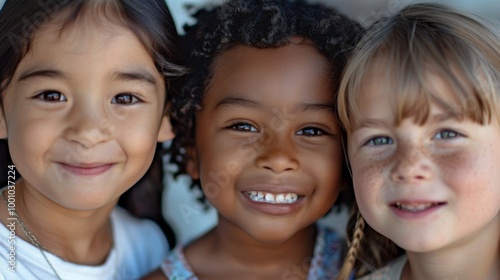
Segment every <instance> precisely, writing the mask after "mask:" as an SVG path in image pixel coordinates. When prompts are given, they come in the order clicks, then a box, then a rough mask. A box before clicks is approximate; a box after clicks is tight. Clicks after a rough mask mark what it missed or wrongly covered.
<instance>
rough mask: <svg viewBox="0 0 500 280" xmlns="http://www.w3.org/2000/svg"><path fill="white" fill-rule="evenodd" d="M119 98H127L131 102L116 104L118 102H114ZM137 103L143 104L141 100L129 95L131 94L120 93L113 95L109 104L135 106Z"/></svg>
mask: <svg viewBox="0 0 500 280" xmlns="http://www.w3.org/2000/svg"><path fill="white" fill-rule="evenodd" d="M120 97H129V98H130V100H131V102H130V103H118V102H116V100H117V98H120ZM139 102H143V100H142V99H140V98H138V97H137V96H135V95H133V94H131V93H120V94H117V95H115V96H114V97H113V99H111V103H113V104H122V105H132V104H136V103H139Z"/></svg>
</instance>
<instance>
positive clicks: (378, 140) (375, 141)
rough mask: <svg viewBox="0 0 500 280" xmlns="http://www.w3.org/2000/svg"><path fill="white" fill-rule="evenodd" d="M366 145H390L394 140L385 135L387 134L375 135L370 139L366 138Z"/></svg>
mask: <svg viewBox="0 0 500 280" xmlns="http://www.w3.org/2000/svg"><path fill="white" fill-rule="evenodd" d="M366 144H367V145H370V146H382V145H391V144H394V141H393V140H392V138H390V137H387V136H377V137H373V138H372V139H370V140H368V142H366Z"/></svg>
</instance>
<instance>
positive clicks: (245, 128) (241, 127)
mask: <svg viewBox="0 0 500 280" xmlns="http://www.w3.org/2000/svg"><path fill="white" fill-rule="evenodd" d="M226 128H227V129H232V130H236V131H241V132H259V130H258V129H257V128H256V127H255V126H253V125H251V124H249V123H247V122H243V121H237V122H234V123H232V124H230V125H229V126H227V127H226ZM311 130H314V131H313V133H307V132H306V131H311ZM297 135H303V136H306V137H315V136H325V135H329V133H327V132H326V131H325V130H323V129H321V128H319V127H315V126H308V127H304V128H302V129H300V130H299V131H298V132H297Z"/></svg>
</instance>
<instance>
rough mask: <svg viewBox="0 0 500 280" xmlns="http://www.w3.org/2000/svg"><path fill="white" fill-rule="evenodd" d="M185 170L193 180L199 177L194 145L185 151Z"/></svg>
mask: <svg viewBox="0 0 500 280" xmlns="http://www.w3.org/2000/svg"><path fill="white" fill-rule="evenodd" d="M186 157H187V158H186V171H187V173H188V174H189V176H191V178H193V179H194V180H197V179H200V168H199V167H198V154H197V153H196V149H195V148H194V147H190V148H187V151H186Z"/></svg>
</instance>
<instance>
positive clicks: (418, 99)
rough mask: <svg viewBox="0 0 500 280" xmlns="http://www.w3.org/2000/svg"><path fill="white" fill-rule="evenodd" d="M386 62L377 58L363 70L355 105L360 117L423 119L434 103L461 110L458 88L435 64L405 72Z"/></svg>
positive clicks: (354, 108)
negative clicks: (381, 116)
mask: <svg viewBox="0 0 500 280" xmlns="http://www.w3.org/2000/svg"><path fill="white" fill-rule="evenodd" d="M386 63H387V62H386V61H385V60H384V59H377V60H375V61H374V62H373V63H372V65H371V66H369V67H368V69H367V71H366V72H365V73H364V76H363V79H362V80H363V82H362V83H361V84H360V86H359V90H358V93H357V95H355V96H354V100H353V101H354V102H353V104H352V106H353V112H355V118H356V119H357V120H360V119H363V118H365V117H374V116H378V115H385V116H387V114H390V115H391V116H392V118H393V119H394V121H395V122H396V123H399V122H400V121H402V120H403V119H405V118H411V117H415V118H416V119H417V120H418V121H419V122H420V121H425V119H427V117H428V114H429V113H430V111H431V107H434V106H438V107H440V108H441V109H444V110H447V111H449V112H448V113H452V114H454V113H455V112H458V111H460V110H461V108H459V107H460V105H459V103H460V102H459V100H458V98H457V89H456V88H455V87H454V85H453V83H452V82H451V81H449V80H447V77H444V75H442V73H439V71H436V70H435V69H433V67H432V66H430V65H429V66H423V67H422V68H421V69H418V70H421V71H418V70H415V71H408V72H406V73H404V72H403V71H402V70H401V69H397V68H391V67H388V65H387V64H386ZM422 63H424V62H422ZM456 75H457V77H459V76H460V74H459V73H456ZM467 89H469V90H470V88H467Z"/></svg>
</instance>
